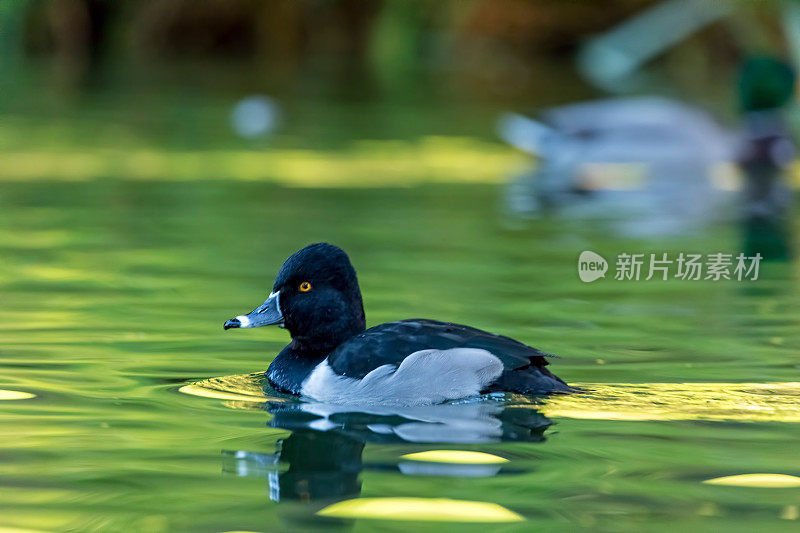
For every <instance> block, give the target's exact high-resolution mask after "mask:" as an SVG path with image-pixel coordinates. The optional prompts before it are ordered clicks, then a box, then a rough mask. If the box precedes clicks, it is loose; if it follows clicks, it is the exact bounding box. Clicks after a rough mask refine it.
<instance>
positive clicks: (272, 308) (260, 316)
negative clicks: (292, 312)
mask: <svg viewBox="0 0 800 533" xmlns="http://www.w3.org/2000/svg"><path fill="white" fill-rule="evenodd" d="M278 297H279V293H277V292H273V293H272V294H270V295H269V298H267V300H266V301H265V302H264V303H263V304H261V305H259V306H258V307H256V308H255V309H253V310H252V311H251V312H250V313H248V314H246V315H239V316H237V317H234V318H231V319H230V320H228V321H227V322H225V325H224V326H223V327H224V328H225V329H231V328H257V327H259V326H271V325H273V324H277V325H279V326H283V314H282V313H281V306H280V302H279V301H278Z"/></svg>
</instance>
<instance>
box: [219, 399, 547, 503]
mask: <svg viewBox="0 0 800 533" xmlns="http://www.w3.org/2000/svg"><path fill="white" fill-rule="evenodd" d="M263 409H264V410H265V411H267V412H268V413H269V414H270V415H272V419H271V420H270V421H269V422H268V424H267V426H268V427H272V428H279V429H285V430H288V431H290V432H291V434H290V435H289V436H288V437H286V438H284V439H280V440H279V441H277V443H276V449H275V453H273V454H265V453H257V452H250V451H247V450H223V452H222V454H223V470H224V471H225V472H227V473H231V474H235V475H238V476H259V477H266V478H267V482H268V494H269V498H270V499H271V500H273V501H276V502H285V501H303V502H311V501H315V500H325V501H326V503H329V502H332V501H336V500H340V499H345V498H353V497H356V496H358V495H359V494H360V493H361V482H360V478H359V476H360V474H361V472H362V471H364V470H382V471H394V472H397V473H400V474H406V475H434V476H449V477H482V476H491V475H496V474H498V473H500V471H501V470H502V469H503V468H504V466H503V464H502V461H503V460H502V458H498V457H495V456H489V457H494V458H495V459H497V460H498V461H496V462H492V461H491V460H490V461H489V462H487V463H481V462H477V463H473V462H469V463H466V464H465V463H463V462H460V461H453V462H449V461H448V460H447V459H446V458H445V460H437V461H433V462H428V461H416V460H411V461H407V460H398V463H395V464H391V463H385V464H365V463H364V461H363V459H362V454H363V451H364V448H365V445H366V443H368V442H370V443H379V444H395V443H424V444H430V445H437V446H433V448H437V447H441V445H456V446H455V447H456V449H458V448H457V446H458V445H464V444H476V443H498V442H531V443H539V442H544V441H545V435H544V433H545V430H547V428H549V427H550V426H551V425H552V422H551V421H550V420H549V419H548V418H546V417H545V416H544V415H542V414H541V413H539V412H538V411H536V410H535V409H534V408H533V406H531V405H525V404H516V403H512V402H509V401H508V400H506V399H504V398H491V397H488V398H487V397H484V398H477V399H472V400H467V401H462V402H456V403H447V404H441V405H429V406H418V407H396V406H369V407H367V406H348V405H336V404H326V403H316V402H300V401H289V402H285V401H281V402H267V403H265V404H263ZM453 447H454V446H449V447H448V448H450V449H452V448H453Z"/></svg>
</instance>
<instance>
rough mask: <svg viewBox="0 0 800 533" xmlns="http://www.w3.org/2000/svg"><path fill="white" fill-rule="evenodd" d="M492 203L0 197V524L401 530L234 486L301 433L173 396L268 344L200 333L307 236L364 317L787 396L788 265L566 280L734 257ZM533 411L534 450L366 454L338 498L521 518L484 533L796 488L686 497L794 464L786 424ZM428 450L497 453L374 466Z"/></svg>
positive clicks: (468, 189) (583, 364) (335, 193)
mask: <svg viewBox="0 0 800 533" xmlns="http://www.w3.org/2000/svg"><path fill="white" fill-rule="evenodd" d="M496 201H497V190H496V188H495V187H492V186H488V185H455V184H449V185H444V184H443V185H423V186H419V187H415V188H389V189H372V188H358V189H354V188H350V189H335V188H334V189H325V190H320V189H315V188H291V187H282V186H278V185H271V184H266V183H261V182H249V181H215V180H211V179H209V180H205V181H202V182H196V183H191V182H179V181H147V180H130V181H128V180H108V181H104V180H96V181H88V182H72V183H68V182H58V181H47V180H41V179H37V180H33V181H30V182H25V183H23V182H6V183H3V184H0V227H2V228H3V231H2V232H0V252H1V253H2V258H3V260H2V261H0V299H1V301H2V306H0V318H1V320H0V336H2V343H1V344H0V356H1V357H2V367H3V374H2V378H0V388H1V389H6V390H14V391H25V392H30V393H32V394H35V395H36V397H35V398H31V399H27V400H20V401H7V402H2V403H0V420H1V421H2V425H3V428H4V435H3V438H2V439H0V476H2V483H0V526H4V527H16V528H28V529H34V530H43V531H67V530H73V531H146V532H152V531H209V532H211V531H231V530H250V531H288V530H295V531H296V530H297V528H298V527H301V528H315V527H320V528H323V527H345V528H349V527H353V528H354V529H355V530H363V531H371V530H373V529H374V528H376V527H380V528H382V529H386V530H397V531H400V530H403V531H407V530H408V527H409V525H408V523H403V522H393V521H381V522H374V521H366V520H356V521H352V520H351V519H347V520H344V521H337V520H340V519H332V518H326V517H322V516H317V515H316V514H315V513H316V512H317V511H318V510H319V509H320V508H321V506H322V505H324V503H323V502H322V501H321V500H325V498H324V497H323V498H321V500H314V501H313V502H311V501H309V500H311V498H310V497H309V498H306V499H304V498H302V497H298V498H289V499H287V500H285V501H284V500H282V501H281V502H280V503H276V502H274V501H271V500H270V499H269V489H268V487H269V483H268V481H269V479H268V478H269V472H266V473H265V475H266V477H267V479H266V480H265V478H264V477H261V476H258V475H256V476H247V475H244V476H239V475H233V474H232V473H231V472H230V468H229V466H230V463H229V462H228V460H229V459H230V458H231V457H230V455H225V454H230V453H234V454H235V453H236V452H237V451H245V452H247V453H249V454H260V455H252V457H268V456H272V455H274V454H275V453H276V446H278V443H279V441H283V442H284V443H285V442H286V441H287V440H289V439H292V438H294V439H295V440H301V439H300V437H295V436H294V435H292V434H291V433H290V432H289V431H288V430H287V429H284V428H282V427H280V425H277V427H275V426H276V425H275V424H271V422H272V421H274V420H275V417H274V414H270V413H269V412H268V411H265V410H263V409H230V408H229V407H228V406H226V405H225V404H224V402H221V401H220V400H216V399H210V398H198V397H195V396H188V395H182V394H178V393H177V389H178V387H179V386H180V385H182V384H184V383H185V382H187V381H191V380H198V379H203V378H208V377H212V376H222V375H230V374H244V373H248V372H255V371H258V370H260V369H264V368H265V367H266V366H267V364H268V362H269V360H270V359H271V357H272V356H273V355H274V354H275V353H277V351H278V350H279V349H280V348H281V347H282V346H283V345H284V344H285V342H286V333H285V332H284V331H281V330H278V329H267V328H264V329H261V330H254V331H246V332H238V331H237V332H223V330H222V328H221V324H222V322H223V321H224V320H225V319H226V318H228V317H229V316H231V315H232V313H233V312H236V311H238V310H241V309H244V308H248V306H250V305H251V303H252V301H253V299H254V297H255V295H259V294H262V295H263V294H265V293H266V292H267V290H268V288H269V284H270V283H271V279H272V277H273V275H274V273H275V271H276V269H277V267H278V266H279V265H280V263H281V261H282V260H283V259H284V258H285V257H286V256H287V255H288V254H289V253H291V252H292V251H294V250H296V249H297V248H299V247H300V246H302V245H304V244H306V243H308V242H313V241H318V240H330V241H332V242H335V243H337V244H339V245H340V246H342V247H344V248H345V249H346V250H347V251H348V252H349V253H350V254H351V257H352V259H353V262H354V263H355V265H356V267H357V269H358V271H359V275H360V282H361V286H362V289H363V292H364V299H365V306H366V310H367V319H368V323H369V324H377V323H380V322H384V321H389V320H396V319H400V318H408V317H417V316H421V317H431V318H437V319H442V320H452V321H456V322H462V323H467V324H471V325H475V326H478V327H481V328H484V329H488V330H491V331H496V332H499V333H503V334H507V335H511V336H513V337H516V338H519V339H521V340H524V341H526V342H529V343H531V344H533V345H535V346H538V347H541V348H542V349H545V350H547V351H550V352H553V353H557V354H560V355H562V358H561V359H558V360H556V361H555V362H554V369H556V371H557V372H558V374H559V375H560V376H562V377H563V378H565V379H566V380H568V381H570V382H580V383H631V382H632V383H642V382H646V383H653V382H666V383H669V382H678V383H679V382H704V383H714V382H719V383H735V382H747V383H760V382H770V383H777V382H792V381H797V372H798V360H797V353H798V347H800V333H799V332H798V328H797V324H798V322H799V321H800V300H799V299H798V297H797V296H798V294H797V282H796V275H795V268H794V265H774V266H769V267H767V268H765V269H764V270H763V279H762V280H760V281H758V282H754V283H751V284H749V285H742V284H737V283H735V282H731V283H711V282H649V283H646V282H638V283H637V282H631V283H623V282H614V281H613V280H601V281H599V282H596V283H593V284H583V283H581V282H580V281H579V280H578V279H577V276H576V273H575V260H576V258H577V256H578V254H579V253H580V251H582V250H584V249H591V250H595V251H597V252H599V253H602V254H604V255H606V256H614V255H616V254H617V253H619V252H622V251H628V252H630V251H637V252H638V251H641V252H649V251H654V252H671V251H681V250H687V251H698V252H717V251H733V250H735V249H736V248H737V246H738V235H737V232H736V230H735V228H727V229H717V230H712V231H710V232H709V233H708V234H705V235H703V234H699V233H698V234H697V235H692V236H688V237H683V238H680V239H675V240H672V241H668V242H663V243H653V242H648V243H641V242H630V241H621V240H618V239H615V238H614V237H611V236H609V235H608V234H606V233H605V232H604V230H603V228H602V227H595V228H585V227H581V226H578V225H570V224H568V223H567V222H564V221H547V220H544V221H541V222H540V223H538V224H536V225H535V226H534V227H532V228H529V229H527V230H524V231H513V232H512V231H506V230H504V229H502V225H501V224H500V222H499V219H498V216H497V213H496V205H497V203H496ZM244 333H246V334H244ZM573 407H574V406H573ZM551 421H552V422H553V424H552V425H551V426H548V427H547V428H546V429H544V430H543V433H542V435H543V437H544V440H543V441H541V439H540V442H530V441H526V442H519V441H506V442H483V443H462V444H457V445H454V444H449V445H447V446H442V445H441V444H439V443H437V444H435V445H434V444H432V443H420V442H409V441H407V440H406V441H403V440H396V439H392V440H387V441H385V442H378V441H376V440H365V441H364V444H363V449H360V448H359V452H360V453H359V454H358V463H359V464H358V465H357V467H355V468H354V469H350V470H345V474H347V477H346V479H345V480H344V481H342V486H343V487H347V488H348V490H346V491H344V492H345V493H346V494H343V496H347V497H348V498H351V497H354V495H355V494H356V493H357V495H358V496H359V497H363V498H388V497H392V498H407V497H413V498H446V499H452V500H460V501H461V500H463V501H477V502H487V503H492V504H497V505H499V506H501V507H502V508H504V509H508V510H510V511H513V512H514V513H518V514H519V515H521V516H522V517H524V518H525V521H524V522H517V523H509V524H506V525H503V526H502V527H503V528H504V531H506V530H507V531H528V530H534V529H541V530H550V531H552V530H559V531H581V530H584V531H641V530H643V529H646V530H648V531H672V530H675V529H676V528H687V529H688V528H691V529H693V530H709V531H712V530H722V529H725V530H727V531H745V530H747V531H750V530H753V529H755V528H757V529H758V530H759V531H772V530H774V531H781V530H791V529H793V528H794V526H795V525H796V522H795V521H794V520H793V519H792V517H793V516H795V517H796V515H797V513H794V514H793V513H792V511H791V509H792V507H791V506H796V505H797V503H798V499H799V498H800V493H799V492H798V490H797V489H796V488H751V487H736V486H720V485H711V484H704V483H702V481H704V480H707V479H711V478H717V477H723V476H728V475H735V474H743V473H758V472H764V473H781V474H786V475H800V462H798V453H797V451H796V448H797V446H796V443H797V439H798V436H800V432H799V431H798V426H797V424H796V423H788V422H777V421H770V420H756V421H753V420H750V421H743V420H738V421H737V420H735V419H732V420H703V421H700V420H692V419H688V420H687V419H684V420H650V421H647V420H606V419H578V418H561V417H558V416H553V417H552V419H551ZM295 435H297V433H295ZM312 435H318V434H312ZM323 435H325V434H323ZM314 438H317V437H314ZM325 438H333V437H331V435H330V434H328V435H327V437H325ZM336 438H338V437H336ZM353 442H355V444H353ZM359 442H361V441H360V440H358V439H356V440H355V441H352V442H351V441H348V443H349V444H348V445H349V446H351V447H353V446H354V447H360V446H361V445H360V444H358V443H359ZM283 449H284V450H286V448H283ZM315 449H317V448H315V447H313V446H312V447H311V450H312V451H313V450H315ZM328 449H332V448H331V447H330V446H328ZM348 449H349V448H348ZM431 449H460V450H468V451H479V452H484V453H490V454H493V455H497V456H499V457H503V458H506V459H509V463H507V464H504V465H503V467H502V469H501V470H500V471H499V473H498V474H497V475H488V476H472V477H455V476H452V475H449V474H447V473H446V472H440V473H439V474H436V475H408V474H404V473H403V472H402V471H401V470H400V469H399V467H398V464H399V463H400V462H401V459H400V458H401V457H402V456H403V455H405V454H408V453H414V452H423V451H428V450H431ZM223 450H225V451H226V452H225V454H222V451H223ZM350 452H352V450H350ZM315 453H319V454H320V459H321V460H322V459H324V455H323V454H322V453H321V452H315ZM312 458H313V457H312ZM290 464H291V461H289V462H287V463H286V464H283V465H279V468H278V469H277V470H276V472H282V471H284V470H286V469H288V468H290V466H288V465H290ZM351 466H352V464H351ZM312 470H313V469H312ZM323 485H324V484H323ZM356 486H357V487H358V490H357V491H356V490H355V489H356ZM331 487H332V485H330V486H328V488H329V489H330V488H331ZM333 499H334V500H335V499H342V498H341V497H336V498H333ZM329 503H332V502H329ZM787 509H788V510H787ZM332 520H333V522H332ZM451 527H453V526H452V524H451V525H448V524H446V523H434V522H425V521H423V522H419V523H415V525H414V529H415V530H436V531H439V530H441V531H446V530H448V529H449V528H451ZM458 527H459V528H463V529H464V530H465V531H472V530H474V531H485V530H486V527H487V526H486V524H459V525H458Z"/></svg>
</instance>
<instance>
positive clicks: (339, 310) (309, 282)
mask: <svg viewBox="0 0 800 533" xmlns="http://www.w3.org/2000/svg"><path fill="white" fill-rule="evenodd" d="M270 324H278V325H280V326H282V327H285V328H286V329H288V330H289V333H291V335H292V340H293V345H294V348H295V349H296V350H298V351H302V352H311V353H322V352H327V351H330V350H331V349H333V348H335V347H336V346H338V345H339V344H341V343H342V342H343V341H345V340H347V339H349V338H350V337H352V336H353V335H356V334H358V333H360V332H362V331H364V328H365V327H366V322H365V319H364V304H363V303H362V301H361V290H360V289H359V288H358V279H357V278H356V271H355V269H354V268H353V265H352V264H350V259H349V258H348V257H347V254H346V253H344V250H342V249H341V248H339V247H337V246H334V245H332V244H328V243H317V244H311V245H309V246H306V247H305V248H303V249H302V250H300V251H298V252H295V253H294V254H292V256H291V257H289V259H287V260H286V262H285V263H283V266H282V267H281V269H280V271H279V272H278V276H277V277H276V278H275V284H274V285H273V287H272V294H270V295H269V298H267V300H266V301H265V302H264V303H263V304H261V305H260V306H258V307H257V308H256V309H254V310H253V311H252V312H250V313H248V314H247V315H240V316H237V317H236V318H232V319H231V320H228V321H227V322H225V329H230V328H254V327H258V326H267V325H270Z"/></svg>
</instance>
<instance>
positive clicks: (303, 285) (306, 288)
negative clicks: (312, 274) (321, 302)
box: [298, 281, 311, 292]
mask: <svg viewBox="0 0 800 533" xmlns="http://www.w3.org/2000/svg"><path fill="white" fill-rule="evenodd" d="M298 288H299V289H300V292H308V291H310V290H311V284H310V283H309V282H307V281H304V282H303V283H301V284H300V287H298Z"/></svg>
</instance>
